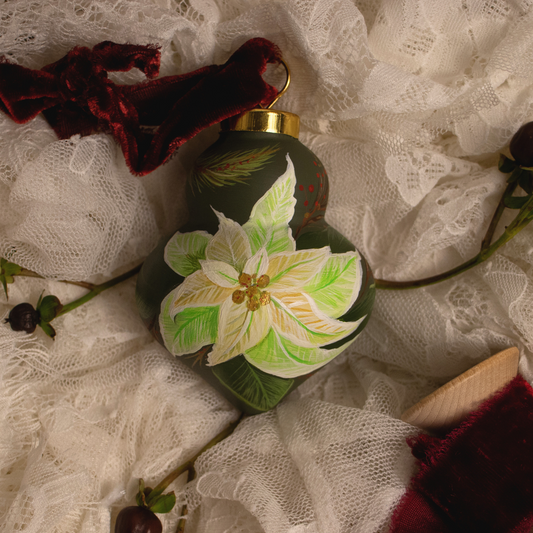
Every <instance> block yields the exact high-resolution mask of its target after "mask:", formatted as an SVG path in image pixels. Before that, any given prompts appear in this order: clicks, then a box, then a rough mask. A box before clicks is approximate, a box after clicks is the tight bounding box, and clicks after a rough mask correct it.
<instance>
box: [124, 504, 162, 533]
mask: <svg viewBox="0 0 533 533" xmlns="http://www.w3.org/2000/svg"><path fill="white" fill-rule="evenodd" d="M162 531H163V526H162V525H161V520H159V518H157V516H156V515H155V513H153V512H152V511H150V509H147V508H146V507H138V506H136V505H133V506H131V507H124V509H122V510H121V511H120V513H118V516H117V521H116V522H115V533H161V532H162Z"/></svg>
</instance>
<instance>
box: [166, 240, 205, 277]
mask: <svg viewBox="0 0 533 533" xmlns="http://www.w3.org/2000/svg"><path fill="white" fill-rule="evenodd" d="M212 237H213V236H212V235H210V234H209V233H207V232H206V231H193V232H191V233H180V232H179V231H178V232H177V233H175V234H174V235H173V236H172V237H171V238H170V240H169V241H168V242H167V244H166V246H165V255H164V258H165V263H166V264H167V265H168V266H169V267H170V268H171V269H172V270H174V271H175V272H177V273H178V274H179V275H180V276H183V277H187V276H189V275H190V274H192V273H193V272H195V271H196V270H200V263H199V261H200V260H201V259H205V249H206V247H207V245H208V244H209V241H210V240H211V239H212Z"/></svg>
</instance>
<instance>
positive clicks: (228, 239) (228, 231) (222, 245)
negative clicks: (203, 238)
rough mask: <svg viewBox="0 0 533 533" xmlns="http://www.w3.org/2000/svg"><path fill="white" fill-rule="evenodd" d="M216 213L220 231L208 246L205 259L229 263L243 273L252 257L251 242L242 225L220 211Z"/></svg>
mask: <svg viewBox="0 0 533 533" xmlns="http://www.w3.org/2000/svg"><path fill="white" fill-rule="evenodd" d="M213 211H214V210H213ZM215 213H216V215H217V217H218V221H219V226H218V231H217V232H216V233H215V235H214V236H213V238H212V239H211V241H210V242H209V244H208V245H207V248H206V250H205V258H206V259H209V260H210V261H222V262H223V263H228V265H231V266H232V267H233V268H234V269H235V270H237V272H242V269H243V268H244V265H245V264H246V261H248V259H250V257H251V256H252V252H251V249H250V241H249V240H248V237H247V235H246V233H245V232H244V230H243V229H242V226H241V225H240V224H238V223H237V222H235V221H234V220H231V219H230V218H226V217H225V216H224V215H223V214H222V213H219V212H218V211H215Z"/></svg>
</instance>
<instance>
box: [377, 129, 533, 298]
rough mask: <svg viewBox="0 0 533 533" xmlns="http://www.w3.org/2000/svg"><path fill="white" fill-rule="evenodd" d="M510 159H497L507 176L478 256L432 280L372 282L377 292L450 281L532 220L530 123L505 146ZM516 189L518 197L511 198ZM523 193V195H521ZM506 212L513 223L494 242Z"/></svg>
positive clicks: (531, 140)
mask: <svg viewBox="0 0 533 533" xmlns="http://www.w3.org/2000/svg"><path fill="white" fill-rule="evenodd" d="M509 149H510V152H511V155H512V157H513V158H514V159H511V158H509V157H507V156H505V155H503V154H501V155H500V160H499V163H498V169H499V170H500V172H502V173H504V174H510V176H509V177H508V178H507V187H506V188H505V190H504V192H503V194H502V196H501V198H500V201H499V203H498V206H497V207H496V211H495V212H494V215H493V217H492V220H491V222H490V224H489V227H488V229H487V232H486V233H485V236H484V237H483V240H482V241H481V247H480V250H479V253H478V254H477V255H476V256H474V257H472V258H471V259H469V260H468V261H465V262H464V263H462V264H460V265H458V266H456V267H455V268H452V269H451V270H448V271H446V272H443V273H442V274H437V275H436V276H430V277H427V278H423V279H417V280H413V281H389V280H384V279H376V288H378V289H389V290H390V289H415V288H418V287H425V286H427V285H433V284H435V283H439V282H441V281H444V280H447V279H450V278H452V277H454V276H457V275H458V274H462V273H463V272H466V271H467V270H470V269H471V268H473V267H475V266H477V265H479V264H481V263H483V262H484V261H486V260H487V259H488V258H489V257H490V256H491V255H492V254H494V252H496V250H498V249H499V248H501V247H502V246H503V245H504V244H506V243H507V242H509V241H510V240H511V239H512V238H513V237H514V236H515V235H517V234H518V233H519V232H520V231H522V230H523V229H524V228H525V227H526V226H527V225H528V224H529V223H530V222H531V221H532V220H533V122H528V123H527V124H524V125H523V126H522V127H521V128H520V129H519V130H518V131H517V132H516V134H515V135H514V136H513V138H512V140H511V143H510V145H509ZM518 188H520V189H521V190H522V194H520V195H517V196H515V192H516V190H517V189H518ZM524 193H525V194H524ZM506 208H509V209H515V210H518V213H517V215H516V217H515V218H514V220H513V221H512V222H511V223H510V224H509V225H508V226H507V227H506V228H505V229H504V231H503V233H502V235H500V237H498V238H497V239H496V240H495V241H494V242H493V238H494V233H495V231H496V227H497V225H498V222H499V221H500V219H501V217H502V215H503V213H504V211H505V209H506Z"/></svg>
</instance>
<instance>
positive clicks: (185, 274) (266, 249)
mask: <svg viewBox="0 0 533 533" xmlns="http://www.w3.org/2000/svg"><path fill="white" fill-rule="evenodd" d="M253 113H256V114H258V115H261V114H265V115H270V117H272V116H273V120H274V122H275V120H276V115H277V116H278V118H279V116H281V119H280V120H282V121H283V120H285V126H283V125H282V126H280V124H277V125H274V126H272V127H273V128H274V129H276V128H280V131H288V132H290V134H285V133H275V132H270V131H257V129H262V128H263V127H264V125H258V123H257V120H256V119H257V117H256V118H254V117H252V119H250V117H245V120H244V122H243V121H242V120H241V121H240V122H239V121H237V122H234V123H233V124H230V125H226V127H227V128H229V131H222V132H221V134H220V137H219V140H218V141H217V142H216V143H215V144H213V145H212V146H211V147H210V148H208V149H207V150H206V151H205V152H204V153H203V154H202V155H201V156H200V157H199V158H198V160H197V161H196V163H195V167H194V170H193V173H192V176H191V179H190V180H189V185H188V205H189V212H190V215H191V217H190V220H189V222H188V223H187V225H186V226H184V227H183V228H181V229H180V230H179V231H178V232H177V233H176V234H174V235H173V236H172V237H171V238H170V239H163V240H162V242H161V243H160V244H159V245H158V247H157V248H156V249H155V250H154V252H152V254H151V255H150V256H149V257H148V259H147V260H146V262H145V264H144V266H143V268H142V270H141V272H140V274H139V278H138V285H137V301H138V305H139V310H140V313H141V316H142V318H143V320H144V321H145V322H146V324H147V326H148V327H149V328H150V330H151V331H152V332H153V334H154V335H155V337H156V338H157V339H158V340H159V342H161V343H162V344H163V345H164V346H165V347H166V348H167V349H168V350H169V352H170V353H172V354H174V355H175V356H177V357H180V359H181V360H182V361H183V362H184V363H185V364H187V365H188V366H190V367H191V368H193V370H195V371H196V372H198V373H199V374H200V375H202V376H203V377H204V378H205V379H206V380H207V381H208V382H209V383H211V384H212V385H213V386H214V387H215V388H216V389H217V390H219V391H220V392H221V393H222V394H223V395H224V396H225V397H226V398H228V399H229V400H230V401H231V402H233V403H234V404H235V405H236V406H237V407H238V408H239V409H241V410H242V411H244V412H247V413H250V414H255V413H260V412H264V411H267V410H269V409H271V408H273V407H275V406H276V405H277V404H278V403H279V402H280V401H281V400H282V399H283V398H284V397H285V396H286V395H287V394H288V393H289V392H290V391H291V390H293V389H294V388H295V387H297V386H298V385H299V384H300V383H302V382H303V381H304V380H305V379H307V378H308V377H309V376H310V375H311V374H312V373H313V372H315V371H316V370H318V369H319V368H321V367H322V366H324V365H325V364H327V363H328V362H329V361H331V360H332V359H333V358H334V357H336V356H337V355H338V354H340V353H341V352H342V351H343V350H344V349H345V348H346V347H347V346H349V345H350V344H351V343H352V342H353V340H354V339H355V337H356V336H357V335H358V334H359V333H360V331H361V330H362V329H363V328H364V326H365V324H366V323H367V321H368V319H369V317H370V311H371V308H372V305H373V302H374V295H375V289H374V281H373V277H372V273H371V271H370V269H369V267H368V265H367V263H366V261H365V259H364V258H363V257H362V256H361V254H360V253H359V252H358V251H357V250H355V247H354V246H353V245H352V244H351V243H350V242H349V241H348V240H347V239H346V238H345V237H343V236H342V235H341V234H340V233H339V232H337V231H336V230H335V229H334V228H332V227H331V226H329V225H328V224H327V223H326V222H325V220H324V214H325V210H326V206H327V200H328V195H329V189H328V177H327V172H326V170H325V168H324V166H323V165H322V163H321V162H320V160H319V159H318V158H317V157H316V156H315V155H314V154H313V153H312V152H311V151H310V150H308V149H307V148H306V147H305V146H304V145H303V144H302V143H300V142H299V141H298V139H297V138H295V137H294V136H293V135H294V134H295V130H294V121H295V120H297V117H296V116H295V115H291V114H288V113H283V112H276V111H269V110H254V111H253ZM263 118H265V120H266V119H268V120H270V119H269V118H268V117H263ZM259 119H260V122H261V120H262V117H259ZM268 120H266V122H268ZM239 124H240V126H239ZM243 124H244V126H243ZM240 127H243V128H245V129H244V130H242V131H237V130H238V129H239V128H240ZM266 127H267V128H269V127H271V126H268V125H267V126H266ZM231 128H233V129H231ZM246 128H249V129H252V130H256V131H246ZM296 135H297V130H296Z"/></svg>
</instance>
